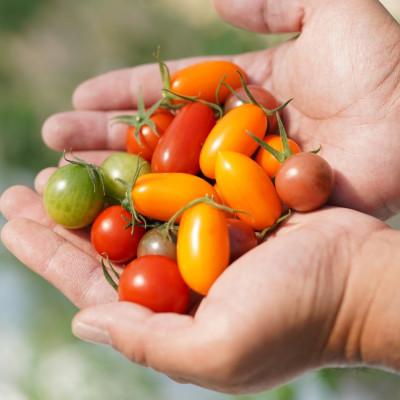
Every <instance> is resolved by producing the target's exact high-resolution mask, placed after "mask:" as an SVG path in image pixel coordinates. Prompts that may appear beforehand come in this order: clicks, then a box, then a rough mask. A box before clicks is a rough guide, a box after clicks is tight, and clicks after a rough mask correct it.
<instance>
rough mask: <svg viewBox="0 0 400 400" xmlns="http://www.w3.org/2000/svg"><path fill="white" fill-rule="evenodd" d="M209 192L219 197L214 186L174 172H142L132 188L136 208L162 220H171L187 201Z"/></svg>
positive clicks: (197, 178)
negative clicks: (144, 173) (145, 173)
mask: <svg viewBox="0 0 400 400" xmlns="http://www.w3.org/2000/svg"><path fill="white" fill-rule="evenodd" d="M206 195H208V196H210V197H211V198H213V199H216V200H217V197H216V193H215V191H214V189H213V187H212V186H211V185H210V184H209V183H208V182H206V181H205V180H204V179H201V178H199V177H198V176H195V175H190V174H183V173H173V172H172V173H152V174H147V175H143V176H141V177H139V179H138V180H137V182H136V184H135V186H134V188H133V190H132V200H133V203H134V207H135V209H136V211H138V212H139V213H140V214H142V215H144V216H145V217H148V218H152V219H156V220H160V221H168V220H169V219H170V218H171V217H172V216H173V215H174V214H175V213H176V212H177V211H178V210H179V209H181V208H182V207H183V206H185V205H186V204H187V203H189V202H190V201H192V200H194V199H197V198H199V197H203V196H206Z"/></svg>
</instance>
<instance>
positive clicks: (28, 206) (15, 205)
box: [0, 186, 97, 257]
mask: <svg viewBox="0 0 400 400" xmlns="http://www.w3.org/2000/svg"><path fill="white" fill-rule="evenodd" d="M0 210H1V212H2V213H3V215H4V216H5V218H6V219H7V220H12V219H16V218H26V219H30V220H32V221H35V222H37V223H39V224H41V225H44V226H46V227H47V228H49V229H52V230H53V231H54V232H55V233H57V234H58V235H59V236H61V237H62V238H64V239H65V240H68V241H69V242H71V243H72V244H74V245H75V246H77V247H78V248H79V249H80V250H82V251H84V252H85V253H86V254H88V255H90V256H92V257H96V255H97V253H96V252H95V251H94V249H93V247H92V246H91V244H90V233H89V231H88V230H87V229H80V230H69V229H65V228H63V227H62V226H60V225H57V224H56V223H55V222H54V221H53V220H52V219H51V218H50V217H49V216H48V214H47V212H46V210H45V209H44V206H43V199H42V197H41V196H40V195H39V194H37V193H35V192H34V191H33V190H31V189H30V188H28V187H25V186H14V187H11V188H9V189H8V190H6V191H5V192H4V194H3V195H2V196H1V198H0Z"/></svg>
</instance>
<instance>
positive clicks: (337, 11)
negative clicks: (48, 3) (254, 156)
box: [43, 0, 400, 218]
mask: <svg viewBox="0 0 400 400" xmlns="http://www.w3.org/2000/svg"><path fill="white" fill-rule="evenodd" d="M215 5H216V8H217V10H218V11H219V12H220V14H221V15H222V16H223V17H224V18H225V19H227V20H228V21H230V22H232V23H233V24H236V25H238V26H241V27H243V28H245V29H250V30H254V31H258V32H281V31H291V32H294V31H301V35H300V36H299V37H298V38H297V39H295V40H291V41H289V42H288V43H285V44H283V45H281V46H278V47H277V48H273V49H268V50H265V51H260V52H255V53H249V54H243V55H237V56H231V57H228V58H230V59H231V60H232V61H234V62H235V63H237V64H238V65H240V66H241V67H243V68H244V70H246V71H247V72H248V75H249V77H250V79H251V81H252V82H254V83H257V84H261V85H264V86H266V87H267V88H269V89H270V90H271V91H272V92H273V93H274V94H275V95H276V96H277V97H278V98H279V99H280V100H282V101H283V100H287V99H288V98H294V100H293V102H292V103H291V104H290V106H289V107H288V108H287V110H286V112H285V118H286V121H287V124H288V127H289V134H290V136H291V137H293V138H294V139H296V140H297V141H299V142H300V143H301V144H302V146H303V148H304V149H305V150H311V149H315V148H316V147H318V146H319V145H320V144H321V145H322V152H321V154H322V156H323V157H325V158H326V159H327V160H328V161H329V162H330V164H331V165H332V166H333V167H334V168H335V170H336V187H335V192H334V194H333V197H332V199H331V203H332V204H335V205H339V206H344V207H349V208H353V209H357V210H360V211H363V212H367V213H369V214H373V215H375V216H378V217H381V218H386V217H388V216H390V215H392V214H393V213H395V212H396V211H397V210H398V209H399V206H400V186H399V185H398V182H399V180H400V158H399V157H398V154H399V151H400V141H399V140H398V134H397V132H398V126H399V124H400V99H399V93H400V89H399V84H400V44H399V43H400V28H399V25H398V24H397V23H396V22H395V21H394V20H393V18H392V17H391V16H390V15H389V13H388V12H387V11H386V10H385V9H384V8H383V7H382V6H381V5H380V3H379V2H378V1H376V0H349V1H327V0H323V1H321V0H301V1H296V2H294V1H291V0H280V1H276V0H275V1H274V0H268V1H267V0H254V1H251V2H248V1H245V0H235V1H234V2H232V1H231V0H229V1H227V0H226V1H225V0H215ZM198 60H199V59H189V60H181V61H175V62H172V63H169V65H170V68H171V69H172V70H176V69H179V68H181V67H183V66H185V65H187V64H190V63H193V62H195V61H198ZM139 87H142V89H143V92H144V96H145V100H146V102H147V104H151V103H154V102H155V101H156V100H158V98H159V97H160V88H161V81H160V79H159V77H158V69H157V66H155V65H145V66H139V67H136V68H133V69H125V70H121V71H114V72H110V73H107V74H105V75H103V76H100V77H97V78H94V79H92V80H90V81H88V82H85V83H84V84H83V85H81V86H80V87H79V88H78V89H77V91H76V92H75V95H74V105H75V108H76V109H77V110H78V111H74V112H70V113H63V114H59V115H56V116H53V117H51V118H50V119H49V120H48V121H47V123H46V124H45V126H44V129H43V135H44V140H45V142H46V143H47V144H48V145H49V146H50V147H52V148H54V149H56V150H63V149H72V150H75V151H77V150H105V149H109V150H115V149H122V148H124V141H125V132H126V127H125V126H124V125H121V124H111V123H110V118H111V117H112V116H114V115H116V114H118V113H121V110H133V109H134V108H135V106H136V97H135V94H136V93H137V92H138V88H139ZM123 112H124V113H126V111H123Z"/></svg>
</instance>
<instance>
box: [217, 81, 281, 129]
mask: <svg viewBox="0 0 400 400" xmlns="http://www.w3.org/2000/svg"><path fill="white" fill-rule="evenodd" d="M247 87H248V89H249V90H250V92H251V94H252V95H253V97H254V98H255V99H256V100H257V101H258V103H260V104H261V105H262V106H264V107H265V108H267V109H269V110H273V109H275V108H277V107H278V106H279V103H278V101H277V100H276V99H275V97H274V96H273V95H272V94H271V93H270V92H269V91H268V90H266V89H264V88H263V87H262V86H257V85H247ZM236 93H237V94H238V95H239V96H240V97H241V98H242V99H243V100H246V101H250V99H249V97H248V96H247V94H246V91H245V90H244V88H243V87H241V88H239V89H237V90H236ZM242 104H244V103H243V101H242V100H240V99H238V97H237V96H235V95H234V94H231V95H230V96H229V97H228V99H227V100H226V102H225V105H224V110H225V112H226V113H227V112H228V111H230V110H232V109H233V108H236V107H239V106H241V105H242ZM277 127H278V121H277V120H276V116H275V115H272V116H270V117H268V132H270V133H274V132H275V131H276V129H277Z"/></svg>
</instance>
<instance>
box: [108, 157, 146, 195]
mask: <svg viewBox="0 0 400 400" xmlns="http://www.w3.org/2000/svg"><path fill="white" fill-rule="evenodd" d="M139 167H140V172H139V176H141V175H144V174H148V173H149V172H151V169H150V164H149V163H148V162H147V161H145V160H144V159H143V158H142V157H140V156H138V155H135V154H129V153H122V152H121V153H114V154H112V155H111V156H110V157H108V158H107V159H106V160H105V161H104V162H103V164H101V171H102V174H103V178H104V184H105V187H106V193H107V196H109V197H111V198H113V199H116V200H118V201H119V202H121V201H122V200H123V199H124V198H125V194H126V189H127V187H126V184H129V183H130V182H132V179H133V177H134V176H135V173H136V171H137V169H138V168H139ZM124 182H126V184H124Z"/></svg>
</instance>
